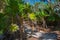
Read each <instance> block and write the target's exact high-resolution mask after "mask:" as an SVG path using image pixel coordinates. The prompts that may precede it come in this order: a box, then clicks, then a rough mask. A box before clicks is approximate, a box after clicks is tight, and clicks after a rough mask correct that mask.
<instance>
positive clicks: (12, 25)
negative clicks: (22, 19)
mask: <svg viewBox="0 0 60 40" xmlns="http://www.w3.org/2000/svg"><path fill="white" fill-rule="evenodd" d="M17 30H19V26H18V25H17V24H11V25H10V27H9V31H10V32H15V31H17Z"/></svg>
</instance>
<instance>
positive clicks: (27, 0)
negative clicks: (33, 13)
mask: <svg viewBox="0 0 60 40" xmlns="http://www.w3.org/2000/svg"><path fill="white" fill-rule="evenodd" d="M54 1H55V0H51V2H52V3H54ZM25 2H28V3H30V4H31V5H33V4H34V3H36V2H41V0H25ZM44 3H47V0H45V2H44Z"/></svg>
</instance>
